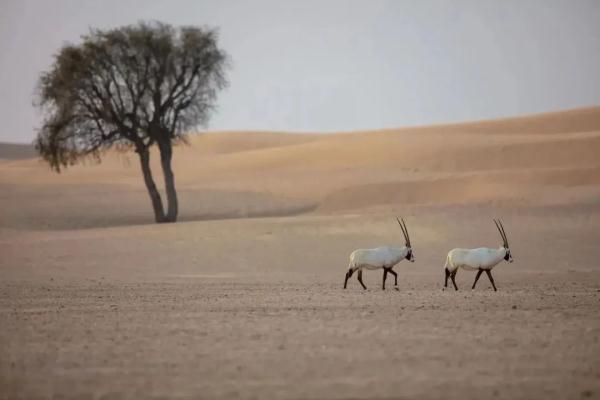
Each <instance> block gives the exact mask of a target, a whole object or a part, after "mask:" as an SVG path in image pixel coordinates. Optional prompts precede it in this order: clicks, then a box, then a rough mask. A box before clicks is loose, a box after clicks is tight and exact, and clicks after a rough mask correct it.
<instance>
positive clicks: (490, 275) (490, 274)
mask: <svg viewBox="0 0 600 400" xmlns="http://www.w3.org/2000/svg"><path fill="white" fill-rule="evenodd" d="M485 273H486V274H487V276H488V278H490V282H492V287H493V288H494V292H497V291H498V289H496V285H495V284H494V278H492V271H490V270H489V269H486V270H485Z"/></svg>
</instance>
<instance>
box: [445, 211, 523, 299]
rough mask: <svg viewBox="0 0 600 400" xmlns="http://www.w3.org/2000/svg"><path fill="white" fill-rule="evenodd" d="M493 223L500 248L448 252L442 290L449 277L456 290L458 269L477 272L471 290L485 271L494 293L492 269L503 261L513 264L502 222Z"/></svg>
mask: <svg viewBox="0 0 600 400" xmlns="http://www.w3.org/2000/svg"><path fill="white" fill-rule="evenodd" d="M494 223H495V224H496V228H498V232H500V236H501V237H502V241H503V244H502V246H500V247H499V248H497V249H490V248H487V247H481V248H479V249H453V250H450V252H449V253H448V256H447V257H446V265H444V271H445V275H446V278H445V281H444V288H447V287H448V277H450V278H451V279H452V284H453V285H454V289H456V290H458V287H457V286H456V282H455V281H454V277H455V276H456V272H458V269H459V268H462V269H465V270H467V271H477V276H475V282H473V287H472V288H471V289H475V285H476V284H477V280H478V279H479V277H480V276H481V273H482V272H483V271H485V273H486V274H487V276H488V278H490V282H492V287H493V288H494V291H496V285H495V284H494V278H493V277H492V268H494V267H495V266H496V265H497V264H499V263H500V261H502V260H503V259H504V260H506V261H508V262H513V258H512V255H511V254H510V248H509V247H508V239H507V238H506V232H505V231H504V226H503V225H502V221H500V220H498V221H496V220H494Z"/></svg>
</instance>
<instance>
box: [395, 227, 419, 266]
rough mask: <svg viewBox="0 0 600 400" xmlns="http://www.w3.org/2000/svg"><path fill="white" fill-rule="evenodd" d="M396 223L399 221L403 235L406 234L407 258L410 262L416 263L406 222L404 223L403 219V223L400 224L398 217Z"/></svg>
mask: <svg viewBox="0 0 600 400" xmlns="http://www.w3.org/2000/svg"><path fill="white" fill-rule="evenodd" d="M396 221H398V225H400V229H402V233H403V234H404V243H405V244H406V249H407V250H408V252H407V253H406V257H405V258H406V259H407V260H408V261H410V262H415V256H414V255H413V251H412V247H411V245H410V236H409V235H408V228H407V227H406V222H404V218H402V222H400V220H399V219H398V217H396Z"/></svg>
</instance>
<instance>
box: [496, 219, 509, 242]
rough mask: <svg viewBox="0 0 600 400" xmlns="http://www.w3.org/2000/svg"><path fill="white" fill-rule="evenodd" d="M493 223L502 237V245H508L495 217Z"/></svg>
mask: <svg viewBox="0 0 600 400" xmlns="http://www.w3.org/2000/svg"><path fill="white" fill-rule="evenodd" d="M498 221H499V220H498ZM494 224H496V228H498V232H499V233H500V237H501V238H502V242H503V244H504V246H508V243H506V238H505V237H504V233H503V232H502V229H500V225H499V224H498V222H497V221H496V220H495V219H494Z"/></svg>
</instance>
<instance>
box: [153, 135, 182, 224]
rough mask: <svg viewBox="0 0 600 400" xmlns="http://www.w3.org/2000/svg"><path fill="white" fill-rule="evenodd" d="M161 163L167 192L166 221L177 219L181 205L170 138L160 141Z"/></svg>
mask: <svg viewBox="0 0 600 400" xmlns="http://www.w3.org/2000/svg"><path fill="white" fill-rule="evenodd" d="M158 148H159V149H160V163H161V166H162V170H163V175H164V177H165V191H166V192H167V203H168V209H167V215H166V219H165V222H175V221H177V213H178V211H179V205H178V203H177V192H176V191H175V175H174V174H173V169H172V168H171V159H172V157H173V146H172V144H171V140H170V139H166V140H164V141H161V142H159V144H158Z"/></svg>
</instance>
